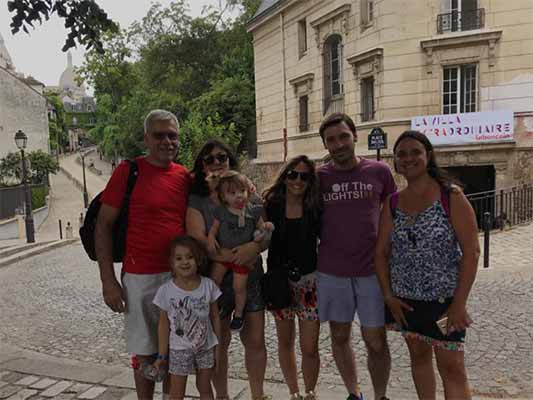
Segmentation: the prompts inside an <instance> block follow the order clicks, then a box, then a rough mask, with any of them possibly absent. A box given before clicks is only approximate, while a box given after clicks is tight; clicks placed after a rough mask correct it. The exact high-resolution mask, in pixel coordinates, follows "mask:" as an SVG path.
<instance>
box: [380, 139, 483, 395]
mask: <svg viewBox="0 0 533 400" xmlns="http://www.w3.org/2000/svg"><path fill="white" fill-rule="evenodd" d="M394 168H395V170H396V171H397V172H398V173H399V174H401V175H403V176H404V177H405V179H406V181H407V187H406V188H405V189H403V190H401V191H399V192H398V193H395V194H393V195H391V196H390V197H389V199H388V204H389V206H387V207H383V210H382V213H381V220H380V229H379V235H378V242H377V247H376V257H375V266H376V272H377V275H378V278H379V281H380V285H381V288H382V290H383V295H384V299H385V302H386V304H387V310H386V313H387V315H386V320H387V327H388V328H389V329H394V330H398V331H400V332H402V333H403V335H404V337H405V340H406V342H407V346H408V348H409V353H410V355H411V368H412V375H413V380H414V383H415V386H416V390H417V393H418V397H419V398H421V399H429V400H431V399H435V398H436V383H435V373H434V371H433V354H435V358H436V361H437V367H438V371H439V374H440V376H441V379H442V382H443V386H444V393H445V397H446V399H470V398H471V395H470V389H469V386H468V380H467V376H466V370H465V364H464V351H463V350H464V338H465V329H466V328H467V327H468V326H469V325H470V324H471V323H472V320H471V319H470V316H469V315H468V313H467V310H466V303H467V299H468V296H469V293H470V290H471V288H472V285H473V283H474V280H475V277H476V271H477V264H478V258H479V243H478V233H477V232H478V229H477V223H476V217H475V214H474V210H473V209H472V206H471V205H470V203H469V202H468V200H467V198H466V197H465V195H464V193H463V192H462V191H461V190H460V188H459V187H458V186H456V185H453V184H452V182H451V180H450V179H449V178H448V177H447V176H446V175H445V173H444V172H443V171H442V170H441V169H440V168H439V167H438V166H437V163H436V161H435V153H434V150H433V146H432V145H431V143H430V141H429V140H428V138H427V137H426V136H425V135H423V134H422V133H420V132H417V131H406V132H404V133H403V134H402V135H400V137H399V138H398V140H397V141H396V143H395V145H394Z"/></svg>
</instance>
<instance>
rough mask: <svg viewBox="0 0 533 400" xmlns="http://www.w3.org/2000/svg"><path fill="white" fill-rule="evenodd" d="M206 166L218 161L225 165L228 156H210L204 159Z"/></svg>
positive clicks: (223, 154) (219, 154)
mask: <svg viewBox="0 0 533 400" xmlns="http://www.w3.org/2000/svg"><path fill="white" fill-rule="evenodd" d="M203 160H204V163H205V165H211V164H213V163H214V162H215V160H217V161H218V162H219V163H220V164H224V163H225V162H226V161H227V160H228V155H227V154H226V153H218V154H215V155H212V154H210V155H208V156H207V157H204V158H203Z"/></svg>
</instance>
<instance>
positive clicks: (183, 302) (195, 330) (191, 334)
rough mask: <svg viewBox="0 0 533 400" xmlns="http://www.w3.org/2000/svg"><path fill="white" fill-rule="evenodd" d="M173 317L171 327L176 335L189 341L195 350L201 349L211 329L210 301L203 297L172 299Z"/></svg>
mask: <svg viewBox="0 0 533 400" xmlns="http://www.w3.org/2000/svg"><path fill="white" fill-rule="evenodd" d="M170 307H171V308H172V312H171V315H172V316H173V319H174V324H173V326H172V327H171V328H172V329H174V333H175V334H176V335H177V336H179V337H181V338H183V339H186V340H188V341H189V342H190V343H191V345H192V348H193V349H194V350H198V349H201V348H202V347H203V346H204V345H205V343H206V341H207V334H208V329H209V320H208V319H206V318H205V317H202V316H205V315H209V301H208V300H207V299H206V298H205V296H202V297H199V298H198V297H196V298H195V297H191V296H186V297H184V298H181V299H174V298H172V299H170Z"/></svg>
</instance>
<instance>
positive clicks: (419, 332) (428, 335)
mask: <svg viewBox="0 0 533 400" xmlns="http://www.w3.org/2000/svg"><path fill="white" fill-rule="evenodd" d="M399 299H400V300H401V301H403V302H404V303H406V304H409V305H410V306H411V307H412V308H413V311H406V310H404V315H405V319H406V320H407V326H403V325H402V326H400V325H399V324H398V323H396V321H395V320H394V317H393V316H392V313H391V312H390V310H389V308H388V307H385V324H386V325H387V328H389V329H393V330H397V331H400V332H402V333H404V336H411V337H415V338H419V339H421V340H424V341H426V342H427V343H429V344H432V345H437V346H441V347H446V348H448V349H450V350H462V349H463V345H464V341H465V335H466V331H464V330H463V331H459V332H452V333H451V334H449V335H444V334H443V333H442V332H441V331H440V329H439V327H438V326H437V324H436V322H437V321H438V320H439V319H440V318H441V317H442V315H443V314H444V313H445V312H446V311H447V310H448V308H449V307H450V304H451V303H452V301H453V297H449V298H447V299H444V301H438V300H434V301H421V300H411V299H405V298H401V297H399ZM409 334H411V335H409Z"/></svg>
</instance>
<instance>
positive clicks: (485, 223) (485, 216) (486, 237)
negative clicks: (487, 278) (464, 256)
mask: <svg viewBox="0 0 533 400" xmlns="http://www.w3.org/2000/svg"><path fill="white" fill-rule="evenodd" d="M490 228H491V220H490V213H489V212H486V213H484V214H483V230H484V231H485V235H484V238H483V268H488V267H489V257H490V255H489V251H490V248H489V247H490Z"/></svg>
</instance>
